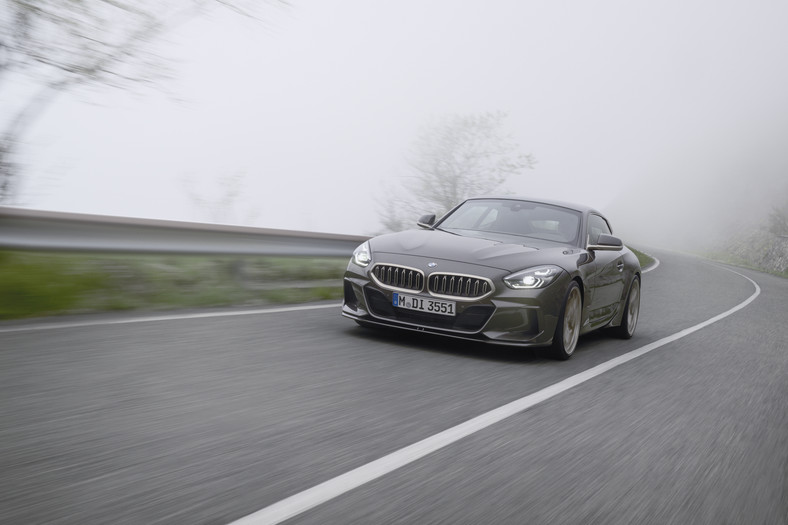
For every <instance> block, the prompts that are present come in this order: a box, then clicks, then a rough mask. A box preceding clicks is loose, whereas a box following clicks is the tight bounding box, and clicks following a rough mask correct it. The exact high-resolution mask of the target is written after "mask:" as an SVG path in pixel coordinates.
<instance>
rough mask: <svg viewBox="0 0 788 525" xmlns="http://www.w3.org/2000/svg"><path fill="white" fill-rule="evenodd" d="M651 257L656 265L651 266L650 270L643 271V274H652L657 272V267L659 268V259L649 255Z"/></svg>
mask: <svg viewBox="0 0 788 525" xmlns="http://www.w3.org/2000/svg"><path fill="white" fill-rule="evenodd" d="M646 255H648V254H646ZM649 257H651V258H652V259H654V264H652V265H651V266H649V267H648V268H646V269H645V270H643V271H642V272H641V273H648V272H650V271H651V270H656V269H657V266H659V259H657V258H656V257H654V256H653V255H649Z"/></svg>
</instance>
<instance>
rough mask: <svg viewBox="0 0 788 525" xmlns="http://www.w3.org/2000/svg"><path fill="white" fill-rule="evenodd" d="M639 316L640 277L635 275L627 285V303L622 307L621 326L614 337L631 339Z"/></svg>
mask: <svg viewBox="0 0 788 525" xmlns="http://www.w3.org/2000/svg"><path fill="white" fill-rule="evenodd" d="M639 316H640V277H638V276H637V275H636V276H635V278H634V279H632V284H630V285H629V294H627V302H626V304H625V305H624V315H623V316H622V318H621V325H620V326H619V327H618V328H616V335H617V336H618V337H620V338H622V339H631V338H632V336H633V335H635V327H637V324H638V317H639Z"/></svg>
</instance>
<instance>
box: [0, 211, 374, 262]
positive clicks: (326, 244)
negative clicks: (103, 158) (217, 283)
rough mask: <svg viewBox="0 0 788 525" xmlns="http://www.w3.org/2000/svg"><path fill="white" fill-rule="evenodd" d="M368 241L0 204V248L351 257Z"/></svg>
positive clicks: (324, 234) (298, 232)
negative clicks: (359, 246) (355, 250)
mask: <svg viewBox="0 0 788 525" xmlns="http://www.w3.org/2000/svg"><path fill="white" fill-rule="evenodd" d="M367 238H368V237H364V236H358V235H340V234H331V233H314V232H304V231H293V230H274V229H267V228H252V227H248V226H229V225H219V224H200V223H193V222H180V221H165V220H155V219H136V218H127V217H110V216H105V215H86V214H79V213H64V212H52V211H39V210H28V209H24V208H13V207H7V206H0V247H3V248H14V249H24V250H65V251H93V252H133V253H171V254H177V253H180V254H227V255H286V256H290V255H297V256H298V255H303V256H311V257H332V256H338V257H344V256H347V257H349V256H350V255H351V253H352V252H353V250H354V249H355V248H356V246H358V245H359V244H360V243H362V242H364V241H365V240H366V239H367Z"/></svg>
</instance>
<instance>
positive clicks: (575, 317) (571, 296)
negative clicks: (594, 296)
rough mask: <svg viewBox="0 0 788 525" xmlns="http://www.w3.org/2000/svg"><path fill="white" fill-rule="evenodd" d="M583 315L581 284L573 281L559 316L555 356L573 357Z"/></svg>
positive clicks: (554, 347) (555, 336)
mask: <svg viewBox="0 0 788 525" xmlns="http://www.w3.org/2000/svg"><path fill="white" fill-rule="evenodd" d="M582 317H583V298H582V296H581V295H580V286H579V285H578V284H577V282H575V281H572V282H571V283H570V284H569V289H567V291H566V296H565V297H564V307H563V308H562V309H561V315H560V316H558V326H556V327H555V335H554V336H553V357H555V358H556V359H560V360H562V361H563V360H566V359H569V358H570V357H572V354H573V353H574V352H575V347H576V346H577V340H578V339H579V338H580V325H581V320H582Z"/></svg>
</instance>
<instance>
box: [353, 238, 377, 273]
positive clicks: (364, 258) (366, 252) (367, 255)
mask: <svg viewBox="0 0 788 525" xmlns="http://www.w3.org/2000/svg"><path fill="white" fill-rule="evenodd" d="M371 261H372V251H371V250H370V249H369V241H366V242H364V244H362V245H361V246H359V247H358V248H356V249H355V250H353V262H354V263H356V264H357V265H359V266H361V267H362V268H366V267H367V266H369V263H370V262H371Z"/></svg>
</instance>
